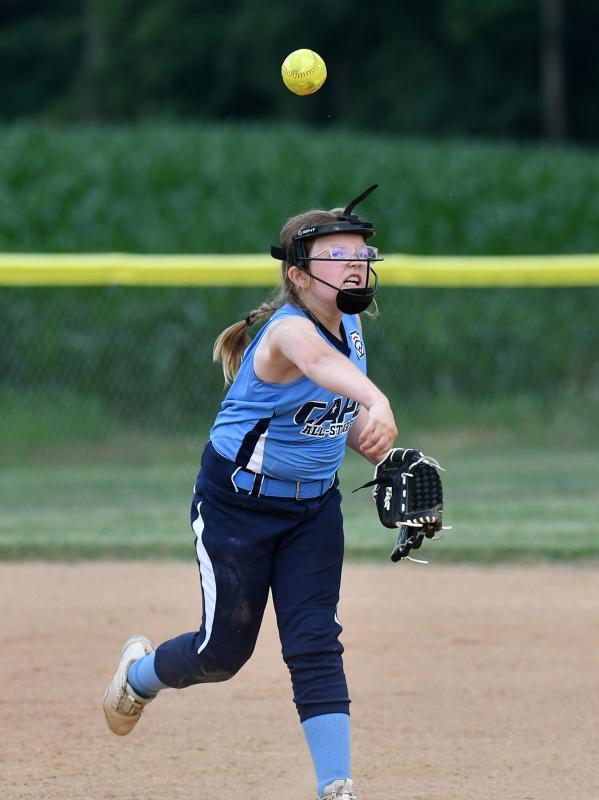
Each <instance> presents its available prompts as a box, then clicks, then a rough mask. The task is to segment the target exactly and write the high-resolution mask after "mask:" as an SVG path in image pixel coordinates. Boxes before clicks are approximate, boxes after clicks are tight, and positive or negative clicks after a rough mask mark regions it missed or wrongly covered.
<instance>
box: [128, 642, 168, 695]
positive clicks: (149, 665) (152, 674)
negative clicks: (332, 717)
mask: <svg viewBox="0 0 599 800" xmlns="http://www.w3.org/2000/svg"><path fill="white" fill-rule="evenodd" d="M155 655H156V653H150V654H149V655H147V656H143V658H138V659H137V661H134V662H133V664H131V666H130V667H129V672H128V673H127V681H128V683H129V685H130V686H131V688H132V689H133V691H134V692H135V694H138V695H139V696H140V697H147V698H150V697H155V696H156V695H157V694H158V692H159V691H160V690H161V689H168V688H169V687H168V686H167V685H166V683H162V681H161V680H160V679H159V678H158V675H156V670H155V669H154V656H155Z"/></svg>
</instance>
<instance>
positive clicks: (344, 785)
mask: <svg viewBox="0 0 599 800" xmlns="http://www.w3.org/2000/svg"><path fill="white" fill-rule="evenodd" d="M353 787H354V782H353V781H352V780H351V778H346V779H345V780H343V781H333V783H330V784H329V785H328V786H325V787H324V794H323V795H322V797H318V798H317V799H316V800H358V799H357V796H356V794H355V792H354V788H353Z"/></svg>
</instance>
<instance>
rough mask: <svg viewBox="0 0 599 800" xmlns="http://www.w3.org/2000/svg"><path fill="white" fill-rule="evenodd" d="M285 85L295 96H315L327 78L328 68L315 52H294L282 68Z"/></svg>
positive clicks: (303, 49)
mask: <svg viewBox="0 0 599 800" xmlns="http://www.w3.org/2000/svg"><path fill="white" fill-rule="evenodd" d="M281 75H282V77H283V83H284V84H285V86H286V87H287V88H288V89H289V90H290V91H291V92H294V94H302V95H305V94H314V92H317V91H318V90H319V89H320V87H321V86H322V84H323V83H324V82H325V80H326V77H327V67H326V64H325V63H324V61H323V60H322V58H321V57H320V56H319V55H318V53H315V52H314V50H307V49H306V48H302V49H301V50H294V51H293V53H289V55H288V56H287V58H286V59H285V61H283V65H282V66H281Z"/></svg>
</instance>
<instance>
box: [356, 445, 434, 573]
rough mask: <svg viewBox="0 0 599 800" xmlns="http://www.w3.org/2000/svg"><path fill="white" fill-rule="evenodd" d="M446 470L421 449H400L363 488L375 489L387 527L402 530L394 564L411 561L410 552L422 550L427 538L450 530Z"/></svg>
mask: <svg viewBox="0 0 599 800" xmlns="http://www.w3.org/2000/svg"><path fill="white" fill-rule="evenodd" d="M442 469H443V467H441V466H440V465H439V463H438V462H437V461H436V460H435V459H434V458H429V457H427V456H425V455H424V453H423V452H422V451H421V450H415V449H413V448H402V447H397V448H395V449H394V450H390V451H389V453H387V455H386V456H385V458H384V459H383V460H382V461H381V462H380V463H379V464H377V466H376V469H375V471H374V480H372V481H368V483H365V484H364V485H363V486H360V487H359V489H364V488H366V487H367V486H374V489H373V492H372V497H373V499H374V502H375V504H376V509H377V512H378V515H379V518H380V520H381V522H382V523H383V525H384V526H385V527H386V528H399V531H398V535H397V541H396V542H395V547H394V548H393V550H392V552H391V561H401V559H402V558H409V555H408V554H409V553H410V551H411V550H418V548H419V547H420V546H421V545H422V542H423V541H424V539H425V538H426V539H432V538H433V537H434V536H435V534H436V533H438V532H439V531H440V530H446V528H443V484H442V483H441V475H440V470H442ZM354 491H355V492H357V491H358V489H354ZM411 560H415V559H411Z"/></svg>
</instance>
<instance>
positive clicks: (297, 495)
mask: <svg viewBox="0 0 599 800" xmlns="http://www.w3.org/2000/svg"><path fill="white" fill-rule="evenodd" d="M295 499H296V500H299V499H300V482H299V481H296V482H295Z"/></svg>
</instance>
